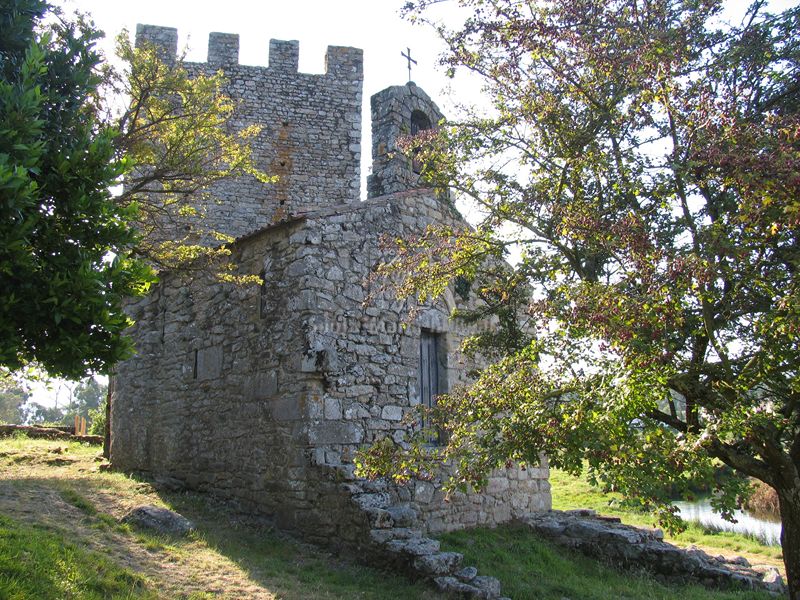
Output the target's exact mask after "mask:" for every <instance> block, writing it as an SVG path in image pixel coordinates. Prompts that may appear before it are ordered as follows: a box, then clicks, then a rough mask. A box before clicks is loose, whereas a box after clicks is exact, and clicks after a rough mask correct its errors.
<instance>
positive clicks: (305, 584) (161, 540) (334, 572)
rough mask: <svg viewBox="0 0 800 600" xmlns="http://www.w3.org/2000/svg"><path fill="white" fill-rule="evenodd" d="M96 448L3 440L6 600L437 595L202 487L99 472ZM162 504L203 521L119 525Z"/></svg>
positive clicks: (0, 476) (0, 539) (0, 524)
mask: <svg viewBox="0 0 800 600" xmlns="http://www.w3.org/2000/svg"><path fill="white" fill-rule="evenodd" d="M99 452H100V449H99V447H97V446H86V445H81V444H75V443H64V442H54V441H45V440H28V439H11V438H6V439H2V440H0V599H13V600H23V599H26V600H27V599H31V600H33V599H35V600H49V599H52V600H56V599H57V600H62V599H67V598H68V599H73V600H93V599H95V598H98V599H100V598H102V599H111V598H114V599H116V598H126V599H127V598H131V599H134V598H136V599H139V598H142V599H148V600H150V599H162V598H180V599H186V600H206V599H208V600H210V599H211V598H214V599H217V598H230V599H233V598H236V599H240V598H247V599H256V600H260V599H272V598H285V599H287V600H288V599H312V600H313V599H323V598H324V599H336V598H342V599H345V598H361V599H376V600H377V599H387V598H408V599H411V598H414V599H420V598H427V599H432V598H435V597H436V595H435V594H434V593H433V592H432V591H430V590H428V589H427V588H426V587H425V586H423V585H422V584H416V585H413V584H411V583H410V582H409V581H407V580H406V579H404V578H402V577H396V576H392V575H389V574H386V573H383V572H379V571H376V570H373V569H369V568H365V567H362V566H359V565H355V564H351V563H348V562H343V561H341V560H339V559H337V558H336V557H333V556H331V555H330V554H328V553H326V552H324V551H322V550H320V549H318V548H315V547H310V546H307V545H303V544H300V543H298V542H297V541H294V540H292V539H290V538H287V537H286V536H285V535H282V534H280V533H278V532H276V531H274V530H273V529H272V528H271V527H270V526H269V525H268V524H267V523H265V522H263V521H258V520H255V519H252V518H248V517H244V516H241V515H238V516H237V515H234V516H231V512H230V508H229V507H227V506H222V505H219V504H216V503H214V502H213V501H212V500H210V499H209V498H207V497H205V496H201V495H197V494H186V493H176V494H164V493H156V491H155V490H154V489H153V488H152V487H151V486H150V485H149V484H148V483H145V482H141V481H137V480H136V479H132V478H129V477H127V476H125V475H123V474H119V473H109V472H100V471H99V470H98V468H97V465H98V464H99V463H98V462H97V458H98V454H99ZM141 504H155V505H159V506H165V507H167V508H171V509H174V510H177V511H178V512H180V513H181V514H183V515H184V516H186V517H187V518H189V519H191V520H192V521H194V523H195V524H196V525H197V532H196V533H195V534H192V535H191V536H189V537H188V538H183V539H180V538H173V537H164V536H154V535H151V534H146V533H143V532H141V531H138V530H135V529H132V528H130V527H129V526H127V525H123V524H120V523H119V520H118V519H119V518H120V517H121V516H122V515H124V514H125V513H126V512H127V511H128V510H129V509H130V508H132V507H134V506H138V505H141Z"/></svg>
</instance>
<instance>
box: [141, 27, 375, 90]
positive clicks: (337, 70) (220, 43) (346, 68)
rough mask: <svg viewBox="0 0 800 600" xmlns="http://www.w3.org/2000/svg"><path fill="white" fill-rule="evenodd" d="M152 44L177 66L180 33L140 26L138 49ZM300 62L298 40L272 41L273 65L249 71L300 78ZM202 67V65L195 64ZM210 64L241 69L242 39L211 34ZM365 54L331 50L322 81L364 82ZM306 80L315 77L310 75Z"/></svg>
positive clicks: (217, 66)
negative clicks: (267, 71)
mask: <svg viewBox="0 0 800 600" xmlns="http://www.w3.org/2000/svg"><path fill="white" fill-rule="evenodd" d="M142 43H149V44H152V45H153V46H155V47H156V48H158V49H159V50H160V52H161V57H162V59H163V60H167V61H172V62H174V61H175V60H176V58H177V55H178V30H177V29H176V28H174V27H162V26H159V25H142V24H139V25H137V26H136V45H137V46H140V45H141V44H142ZM299 61H300V43H299V42H298V41H297V40H275V39H271V40H270V41H269V62H268V66H267V67H248V68H251V69H272V70H273V71H275V72H276V73H277V72H280V73H284V74H287V75H291V74H297V73H298V65H299ZM194 64H201V63H194ZM207 64H208V65H209V66H210V67H211V66H213V67H216V68H222V69H225V68H230V67H236V66H238V65H239V35H238V34H236V33H220V32H216V31H212V32H211V33H210V34H208V58H207ZM363 64H364V60H363V52H362V50H360V49H359V48H350V47H346V46H328V50H327V52H326V53H325V73H324V74H322V75H317V76H318V77H322V76H325V77H328V78H336V77H342V78H343V79H344V80H345V81H347V82H348V83H352V81H353V78H354V77H355V78H357V79H363ZM306 76H307V77H308V76H312V77H313V75H309V74H306Z"/></svg>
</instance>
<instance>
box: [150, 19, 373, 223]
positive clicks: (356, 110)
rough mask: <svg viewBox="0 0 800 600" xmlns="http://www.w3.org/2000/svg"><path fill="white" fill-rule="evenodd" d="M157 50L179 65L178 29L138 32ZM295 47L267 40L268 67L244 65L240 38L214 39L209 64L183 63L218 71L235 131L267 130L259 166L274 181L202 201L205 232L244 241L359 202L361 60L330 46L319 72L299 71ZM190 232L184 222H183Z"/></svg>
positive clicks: (225, 187) (198, 70)
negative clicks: (283, 223)
mask: <svg viewBox="0 0 800 600" xmlns="http://www.w3.org/2000/svg"><path fill="white" fill-rule="evenodd" d="M144 41H147V42H150V43H152V44H153V45H155V46H156V47H158V48H160V49H161V50H162V52H163V55H164V57H165V59H166V60H168V61H169V60H175V56H176V52H177V46H178V32H177V30H176V29H174V28H171V27H156V26H153V25H139V26H138V27H137V29H136V43H137V45H140V44H141V43H142V42H144ZM299 51H300V47H299V44H298V42H296V41H279V40H270V44H269V66H267V67H260V66H250V65H242V64H239V36H238V35H234V34H228V33H211V34H210V36H209V40H208V61H207V62H205V63H185V65H184V66H185V67H186V69H187V70H188V71H189V74H190V75H198V74H210V73H214V72H216V71H218V70H222V72H223V74H224V75H225V78H226V80H227V83H226V86H225V89H224V92H225V93H226V94H227V95H228V96H230V97H231V98H232V99H233V100H234V102H236V105H237V106H236V110H235V113H234V116H233V118H232V124H233V126H234V127H236V128H240V129H241V128H244V127H246V126H248V125H252V124H257V125H260V126H261V132H260V133H259V135H258V136H257V137H256V138H255V139H254V140H253V141H252V144H251V145H252V148H253V152H254V157H255V159H256V164H257V166H258V167H259V168H260V169H261V170H263V171H265V172H266V173H268V174H270V175H277V176H278V178H279V179H278V182H277V183H275V184H262V183H260V182H258V181H256V180H255V179H254V178H252V177H243V178H239V179H236V180H232V181H225V182H222V183H220V184H219V185H217V186H216V187H215V188H213V189H212V190H210V191H211V196H212V197H213V198H214V200H209V201H205V203H204V205H203V206H202V208H204V209H205V212H206V214H207V218H206V221H205V225H206V226H207V227H209V228H211V229H214V230H216V231H220V232H222V233H226V234H228V235H231V236H234V237H239V236H242V235H244V234H247V233H250V232H252V231H254V230H255V229H258V228H259V227H263V226H265V225H269V224H270V223H273V222H276V221H279V220H281V219H284V218H286V217H287V216H290V215H299V214H303V213H306V212H310V211H314V210H318V209H321V208H331V207H335V206H337V205H345V204H348V203H351V202H356V201H358V200H359V194H360V168H359V165H360V160H361V101H362V91H361V90H362V84H363V78H364V77H363V56H362V51H361V50H359V49H356V48H347V47H337V46H328V51H327V53H326V56H325V64H326V72H325V73H323V74H307V73H298V71H297V67H298V58H299ZM184 225H185V224H184Z"/></svg>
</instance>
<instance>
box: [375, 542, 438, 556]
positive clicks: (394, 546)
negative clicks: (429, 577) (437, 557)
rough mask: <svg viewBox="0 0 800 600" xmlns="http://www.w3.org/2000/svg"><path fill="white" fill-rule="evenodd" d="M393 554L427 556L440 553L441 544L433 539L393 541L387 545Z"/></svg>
mask: <svg viewBox="0 0 800 600" xmlns="http://www.w3.org/2000/svg"><path fill="white" fill-rule="evenodd" d="M386 548H387V549H388V550H389V551H391V552H397V553H399V554H408V555H410V556H425V555H429V554H433V553H435V552H439V542H438V541H437V540H432V539H431V538H410V539H406V540H392V541H390V542H389V543H387V544H386Z"/></svg>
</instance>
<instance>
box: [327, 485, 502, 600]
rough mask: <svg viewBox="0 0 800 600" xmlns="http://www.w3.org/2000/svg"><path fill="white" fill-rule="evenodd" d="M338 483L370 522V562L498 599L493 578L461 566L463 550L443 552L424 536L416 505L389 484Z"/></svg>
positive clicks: (452, 593) (452, 591) (454, 593)
mask: <svg viewBox="0 0 800 600" xmlns="http://www.w3.org/2000/svg"><path fill="white" fill-rule="evenodd" d="M342 487H343V489H344V490H345V491H347V492H348V493H349V494H350V497H351V501H352V503H353V504H354V505H355V506H356V507H357V508H358V509H359V510H360V511H361V512H362V513H363V514H364V515H366V517H367V520H368V522H369V526H370V531H369V540H368V543H367V546H368V553H369V558H370V562H372V563H373V564H377V565H378V566H381V567H384V568H390V569H392V570H399V571H402V572H404V573H406V574H408V575H410V576H411V577H412V578H413V579H423V580H426V581H429V582H430V583H431V584H432V585H433V586H434V587H435V588H436V589H437V590H439V591H440V592H441V593H442V594H444V595H445V596H447V597H448V598H478V599H482V600H483V599H485V600H498V599H500V598H501V596H500V582H499V581H498V580H497V579H495V578H494V577H487V576H481V575H478V570H477V569H476V568H475V567H463V566H462V563H463V561H464V556H463V555H462V554H460V553H458V552H443V551H442V550H441V547H440V544H439V542H438V541H437V540H435V539H433V538H429V537H426V536H425V535H424V533H423V531H422V530H421V529H419V528H418V525H419V518H418V511H419V507H418V506H417V505H415V504H414V503H413V502H408V501H404V499H402V498H400V497H399V496H398V495H397V494H393V493H392V492H393V490H392V488H391V486H389V485H388V484H386V483H385V482H381V481H351V482H349V483H347V484H343V486H342Z"/></svg>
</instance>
